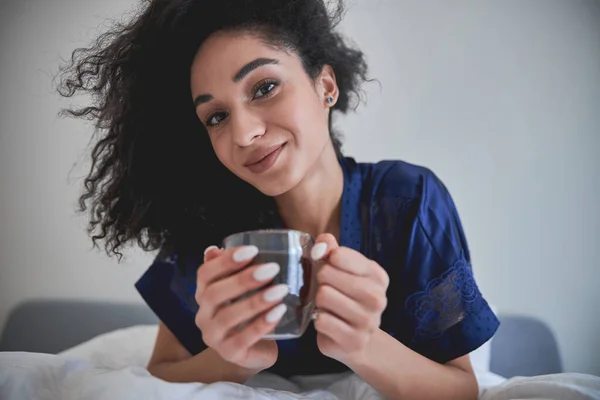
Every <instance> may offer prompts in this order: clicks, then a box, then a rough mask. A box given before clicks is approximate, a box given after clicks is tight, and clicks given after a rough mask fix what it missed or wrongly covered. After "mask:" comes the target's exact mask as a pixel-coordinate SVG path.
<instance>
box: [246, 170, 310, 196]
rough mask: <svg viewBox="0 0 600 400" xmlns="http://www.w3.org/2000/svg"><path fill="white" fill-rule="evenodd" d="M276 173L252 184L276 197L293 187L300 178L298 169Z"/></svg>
mask: <svg viewBox="0 0 600 400" xmlns="http://www.w3.org/2000/svg"><path fill="white" fill-rule="evenodd" d="M277 175H278V176H277V177H269V176H265V177H264V178H261V179H260V180H257V181H256V182H254V183H252V185H253V186H254V187H255V188H256V189H258V190H259V191H260V192H262V193H263V194H265V195H266V196H270V197H277V196H281V195H282V194H285V193H287V192H289V191H290V190H292V189H293V188H295V187H296V186H297V185H298V184H299V183H300V181H301V180H302V174H300V173H299V171H295V173H294V172H292V173H283V174H277Z"/></svg>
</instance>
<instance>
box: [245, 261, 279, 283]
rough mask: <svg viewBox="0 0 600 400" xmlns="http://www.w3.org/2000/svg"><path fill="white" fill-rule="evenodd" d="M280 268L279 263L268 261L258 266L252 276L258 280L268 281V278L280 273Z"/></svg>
mask: <svg viewBox="0 0 600 400" xmlns="http://www.w3.org/2000/svg"><path fill="white" fill-rule="evenodd" d="M279 270H280V268H279V264H277V263H268V264H264V265H261V266H260V267H258V268H256V269H255V270H254V273H253V274H252V276H253V277H254V279H256V280H257V281H266V280H267V279H271V278H273V277H275V275H277V274H278V273H279Z"/></svg>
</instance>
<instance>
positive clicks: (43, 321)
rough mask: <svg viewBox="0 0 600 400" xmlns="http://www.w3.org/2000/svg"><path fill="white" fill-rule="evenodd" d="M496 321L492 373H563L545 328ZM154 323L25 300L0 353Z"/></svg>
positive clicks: (94, 304)
mask: <svg viewBox="0 0 600 400" xmlns="http://www.w3.org/2000/svg"><path fill="white" fill-rule="evenodd" d="M500 320H501V325H500V328H499V329H498V332H497V333H496V336H494V339H493V340H492V346H491V347H492V351H491V361H490V369H491V371H492V372H494V373H496V374H498V375H501V376H504V377H507V378H510V377H513V376H535V375H543V374H551V373H559V372H563V371H562V363H561V359H560V353H559V350H558V347H557V344H556V340H555V338H554V335H553V334H552V332H551V330H550V329H549V328H548V326H547V325H546V324H544V323H543V322H542V321H540V320H538V319H535V318H531V317H527V316H516V315H512V316H509V315H500ZM157 322H158V320H157V318H156V316H155V315H154V314H153V313H152V311H151V310H150V309H149V308H148V307H146V306H145V305H143V304H127V303H110V302H103V301H82V300H30V301H27V302H24V303H22V304H20V305H18V306H17V307H15V308H14V309H13V310H12V312H11V313H10V315H9V317H8V320H7V321H6V324H5V327H4V331H3V333H2V336H1V338H0V351H29V352H38V353H52V354H54V353H58V352H60V351H62V350H66V349H68V348H70V347H72V346H75V345H77V344H79V343H82V342H85V341H87V340H89V339H91V338H93V337H95V336H98V335H100V334H102V333H106V332H110V331H113V330H116V329H120V328H126V327H129V326H133V325H145V324H155V323H157ZM40 333H43V334H40Z"/></svg>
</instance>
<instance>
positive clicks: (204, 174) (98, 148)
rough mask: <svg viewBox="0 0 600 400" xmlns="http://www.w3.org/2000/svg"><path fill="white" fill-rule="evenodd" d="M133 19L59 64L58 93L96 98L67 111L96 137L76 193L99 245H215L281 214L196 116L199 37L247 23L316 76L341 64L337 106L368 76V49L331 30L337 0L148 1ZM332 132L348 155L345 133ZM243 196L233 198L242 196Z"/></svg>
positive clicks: (356, 95) (113, 249)
mask: <svg viewBox="0 0 600 400" xmlns="http://www.w3.org/2000/svg"><path fill="white" fill-rule="evenodd" d="M135 11H136V12H135V15H134V17H133V18H132V19H131V20H130V21H128V22H127V23H122V22H115V23H114V25H113V26H112V27H111V28H110V29H109V30H108V31H106V32H104V33H102V34H101V35H100V36H99V37H98V38H97V39H96V40H95V41H94V43H93V44H92V45H91V46H90V47H88V48H78V49H76V50H74V51H73V53H72V55H71V58H70V60H68V62H66V63H65V65H63V66H61V67H60V70H59V72H60V82H59V84H58V87H57V89H58V92H59V93H60V95H62V96H64V97H71V96H73V95H76V94H88V95H91V98H92V99H93V100H92V104H91V105H89V106H86V107H83V108H70V109H64V110H62V112H61V115H67V116H72V117H78V118H85V119H87V120H91V121H93V122H94V126H95V128H96V129H95V134H96V135H98V138H97V139H98V140H97V142H95V145H94V147H93V149H92V151H91V158H92V166H91V169H90V171H89V174H88V176H87V177H86V179H85V181H84V192H83V194H82V195H81V197H80V199H79V205H80V211H81V212H85V211H89V213H90V221H89V225H88V231H89V233H90V235H91V237H92V241H93V244H94V246H97V241H98V240H102V241H104V242H105V246H104V247H105V250H106V252H107V254H109V255H111V254H114V255H117V256H118V257H119V258H121V256H122V253H121V252H120V251H119V250H120V249H121V248H122V246H123V245H125V244H126V243H128V242H137V244H138V245H139V246H140V247H141V248H142V249H144V250H146V251H151V250H156V249H158V248H160V247H161V246H163V245H165V244H166V243H175V244H176V245H177V246H180V247H181V248H182V249H183V248H186V247H193V246H197V245H198V244H199V240H200V239H201V238H202V240H203V241H206V240H207V239H206V238H207V236H210V240H213V243H218V241H219V240H220V238H222V237H224V236H225V235H227V234H229V233H231V232H234V231H239V230H242V229H258V228H261V227H266V226H268V225H269V224H271V223H272V222H273V220H272V219H271V218H272V217H273V215H275V214H276V213H275V210H276V208H275V205H274V201H273V199H271V198H268V197H267V196H265V195H263V194H262V193H260V192H259V191H258V190H256V189H255V188H253V187H251V186H250V185H248V184H247V183H245V182H243V181H242V180H241V179H239V178H238V177H236V176H234V175H233V173H231V172H230V171H229V170H227V169H226V168H225V167H224V166H223V165H222V164H221V163H220V161H219V160H218V158H217V157H216V155H215V153H214V150H213V148H212V145H211V143H210V140H209V136H208V134H207V133H206V131H205V128H204V126H203V125H202V123H201V122H200V121H199V120H198V117H197V116H196V113H195V110H194V105H193V101H192V99H191V92H190V91H191V88H190V67H191V64H192V60H193V57H194V55H195V53H196V52H197V50H198V48H199V47H200V45H201V43H202V42H203V40H205V39H206V38H207V37H208V36H209V35H211V34H212V33H214V32H216V31H249V32H252V33H254V34H256V35H258V37H260V38H261V39H262V40H264V41H265V42H266V43H268V44H269V45H272V46H276V47H277V48H280V49H286V50H292V51H294V52H295V53H296V54H297V55H298V56H299V57H300V59H301V61H302V65H303V67H304V69H305V71H306V73H307V74H308V75H309V76H310V77H311V78H313V79H315V78H316V77H317V76H318V74H319V73H320V71H321V70H322V67H323V66H325V65H329V66H331V67H332V68H333V70H334V72H335V76H336V80H337V84H338V86H339V99H338V101H337V103H336V104H335V106H334V107H333V111H334V112H336V111H337V112H342V113H346V112H347V111H348V110H350V109H351V108H353V107H352V104H353V102H354V101H355V100H358V101H356V103H355V105H356V106H358V104H359V102H360V99H361V93H362V92H361V89H360V86H361V84H362V83H363V82H364V81H366V80H367V64H366V62H365V58H364V56H363V53H362V52H361V51H359V50H357V49H354V48H352V47H351V46H350V45H349V44H347V42H346V41H345V40H344V38H343V37H342V36H341V35H340V34H339V33H337V32H336V31H335V28H336V26H337V24H338V23H339V21H340V20H341V18H342V16H343V13H344V4H343V2H342V1H341V0H340V1H331V2H328V3H325V2H324V0H244V1H239V0H218V1H210V0H152V1H146V0H144V1H142V2H141V3H140V4H139V5H138V8H136V10H135ZM331 124H332V123H331V118H330V132H331V137H332V140H333V142H334V147H335V148H336V151H337V152H338V154H339V155H341V142H340V139H339V137H338V135H337V134H335V133H334V132H333V130H332V129H331ZM234 194H235V195H234Z"/></svg>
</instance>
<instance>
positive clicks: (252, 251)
mask: <svg viewBox="0 0 600 400" xmlns="http://www.w3.org/2000/svg"><path fill="white" fill-rule="evenodd" d="M257 254H258V247H256V246H244V247H242V248H240V249H238V250H237V251H235V252H234V253H233V261H235V262H242V261H247V260H251V259H253V258H254V257H256V255H257Z"/></svg>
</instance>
